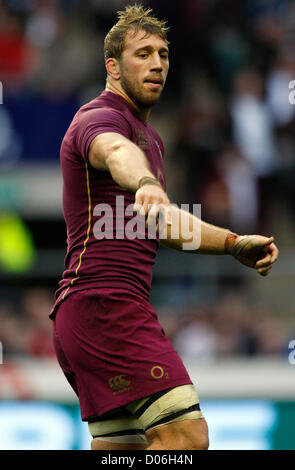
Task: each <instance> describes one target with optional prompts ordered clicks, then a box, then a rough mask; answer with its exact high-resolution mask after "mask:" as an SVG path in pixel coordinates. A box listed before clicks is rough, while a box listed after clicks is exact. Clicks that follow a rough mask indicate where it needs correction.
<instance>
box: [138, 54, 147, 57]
mask: <svg viewBox="0 0 295 470" xmlns="http://www.w3.org/2000/svg"><path fill="white" fill-rule="evenodd" d="M138 57H147V54H138Z"/></svg>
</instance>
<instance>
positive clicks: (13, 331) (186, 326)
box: [0, 287, 295, 362]
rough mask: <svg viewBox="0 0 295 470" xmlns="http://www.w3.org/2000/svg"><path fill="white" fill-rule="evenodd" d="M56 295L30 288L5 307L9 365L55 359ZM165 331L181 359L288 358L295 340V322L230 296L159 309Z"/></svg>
mask: <svg viewBox="0 0 295 470" xmlns="http://www.w3.org/2000/svg"><path fill="white" fill-rule="evenodd" d="M51 306H52V291H51V290H49V289H47V288H44V287H31V288H28V289H26V290H24V291H23V295H22V296H21V298H20V299H19V301H18V303H15V302H11V303H2V302H1V303H0V340H1V341H2V346H3V358H4V362H6V361H7V360H9V358H13V357H15V356H22V357H32V358H54V359H55V351H54V347H53V342H52V322H51V321H50V320H49V319H48V314H49V311H50V309H51ZM155 308H156V311H157V314H158V318H159V321H160V323H161V324H162V326H163V328H164V331H165V333H166V335H167V336H168V338H169V339H170V341H171V342H172V344H173V345H174V347H175V348H176V350H177V351H178V352H179V354H180V355H181V356H182V357H185V358H191V359H201V360H202V361H206V360H214V359H217V358H222V357H229V356H231V355H238V356H246V357H250V356H256V355H279V356H282V357H283V356H286V355H287V353H288V345H289V342H290V341H291V340H292V339H294V337H295V323H294V321H293V322H292V323H291V322H286V321H285V320H286V319H285V318H284V316H283V315H282V316H280V315H278V314H277V313H275V312H271V311H269V310H266V309H265V307H263V306H262V305H260V304H253V303H252V304H250V303H249V302H247V301H245V300H244V299H243V298H242V297H241V296H238V295H236V294H227V295H225V296H223V297H221V298H220V299H219V300H218V302H214V304H212V303H211V304H210V303H209V302H208V303H206V304H204V303H203V304H202V305H200V304H197V305H194V304H191V305H187V306H186V307H185V308H184V309H182V310H181V309H176V308H173V307H167V306H163V305H162V306H158V307H157V306H155Z"/></svg>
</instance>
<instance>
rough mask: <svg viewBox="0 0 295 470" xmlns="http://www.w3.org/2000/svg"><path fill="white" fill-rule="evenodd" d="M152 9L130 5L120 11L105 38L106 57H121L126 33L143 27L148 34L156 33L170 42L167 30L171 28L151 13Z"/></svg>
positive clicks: (135, 31)
mask: <svg viewBox="0 0 295 470" xmlns="http://www.w3.org/2000/svg"><path fill="white" fill-rule="evenodd" d="M151 13H152V9H145V8H144V7H143V6H142V5H137V4H136V5H129V6H127V7H126V8H125V10H122V11H118V21H117V23H116V24H115V25H114V26H113V27H112V28H111V29H110V31H109V32H108V34H107V35H106V37H105V40H104V58H105V60H107V59H109V58H110V57H114V58H115V59H120V57H121V55H122V52H123V50H124V45H125V37H126V34H127V33H128V32H129V31H130V30H133V31H134V35H136V33H137V32H138V31H139V30H141V29H143V30H144V31H145V32H146V36H149V35H150V34H156V35H157V36H160V37H161V38H162V39H164V41H166V42H167V44H169V43H168V40H167V32H168V30H169V28H168V27H167V26H166V21H161V20H159V19H158V18H156V17H155V16H152V15H151Z"/></svg>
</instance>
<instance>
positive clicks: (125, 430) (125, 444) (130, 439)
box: [88, 408, 148, 450]
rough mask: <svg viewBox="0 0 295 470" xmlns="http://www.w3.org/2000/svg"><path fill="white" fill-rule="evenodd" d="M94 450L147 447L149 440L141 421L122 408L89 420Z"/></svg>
mask: <svg viewBox="0 0 295 470" xmlns="http://www.w3.org/2000/svg"><path fill="white" fill-rule="evenodd" d="M88 427H89V431H90V434H91V435H92V438H93V440H92V443H91V448H92V449H93V450H103V449H108V450H120V449H126V450H128V449H133V450H139V449H145V448H146V446H147V445H148V441H147V439H146V437H145V431H144V429H143V428H142V426H141V424H140V423H139V421H138V420H137V419H136V417H134V416H133V415H132V414H131V413H130V412H129V411H128V410H127V409H124V408H120V409H118V410H113V411H111V412H109V413H106V414H105V415H103V416H100V417H97V418H93V419H92V420H90V421H89V422H88Z"/></svg>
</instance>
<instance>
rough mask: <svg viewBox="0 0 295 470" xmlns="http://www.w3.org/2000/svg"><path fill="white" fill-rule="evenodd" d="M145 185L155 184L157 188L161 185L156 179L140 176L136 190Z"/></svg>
mask: <svg viewBox="0 0 295 470" xmlns="http://www.w3.org/2000/svg"><path fill="white" fill-rule="evenodd" d="M145 184H155V185H157V186H161V183H160V182H159V181H158V180H157V179H156V178H153V177H152V176H142V177H141V178H139V181H138V184H137V189H140V188H142V186H144V185H145Z"/></svg>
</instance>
